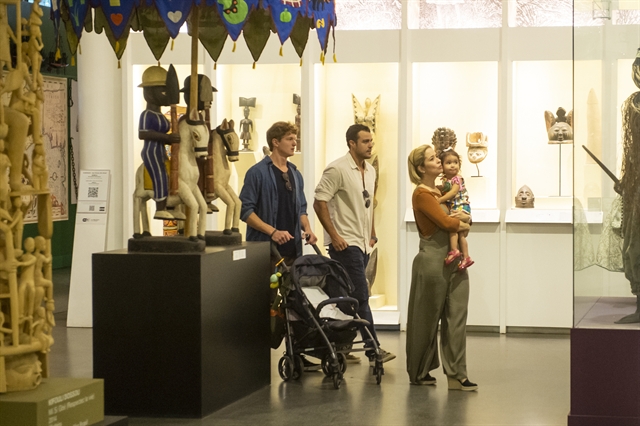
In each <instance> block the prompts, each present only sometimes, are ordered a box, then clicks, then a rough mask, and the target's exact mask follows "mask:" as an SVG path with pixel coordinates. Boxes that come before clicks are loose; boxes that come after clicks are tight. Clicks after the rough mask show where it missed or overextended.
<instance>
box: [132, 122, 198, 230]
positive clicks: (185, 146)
mask: <svg viewBox="0 0 640 426" xmlns="http://www.w3.org/2000/svg"><path fill="white" fill-rule="evenodd" d="M178 131H179V133H180V174H179V179H178V193H177V194H176V195H169V197H168V198H167V206H169V207H175V206H178V205H180V204H184V205H185V206H186V207H188V210H187V211H188V215H187V222H188V227H187V228H188V231H187V232H188V234H187V235H186V236H188V237H189V239H190V240H192V241H195V240H196V239H197V238H200V239H204V233H205V229H206V213H207V203H206V201H205V200H204V197H203V196H202V192H200V189H199V188H198V177H199V176H200V172H199V171H198V165H197V163H196V157H201V156H206V155H207V145H208V143H209V130H208V128H207V126H206V125H205V124H204V122H198V121H196V122H193V121H189V120H188V119H184V120H182V121H180V123H179V125H178ZM152 198H153V190H148V189H145V188H144V164H141V165H140V167H138V170H137V171H136V189H135V191H134V193H133V237H134V238H140V237H142V236H150V235H151V233H150V232H149V214H148V212H147V206H146V203H147V201H148V200H150V199H152ZM141 222H142V231H143V233H140V223H141Z"/></svg>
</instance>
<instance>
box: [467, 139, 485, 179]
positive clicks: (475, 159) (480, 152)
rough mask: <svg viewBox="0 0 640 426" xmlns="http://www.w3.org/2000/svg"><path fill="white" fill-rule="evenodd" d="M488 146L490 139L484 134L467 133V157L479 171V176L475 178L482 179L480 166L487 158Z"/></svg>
mask: <svg viewBox="0 0 640 426" xmlns="http://www.w3.org/2000/svg"><path fill="white" fill-rule="evenodd" d="M488 145H489V143H488V138H487V136H486V135H485V134H483V133H482V132H474V133H467V147H468V148H469V150H468V151H467V157H468V158H469V162H470V163H471V164H475V165H476V170H477V171H478V175H477V176H474V177H482V176H480V168H479V167H478V164H479V163H481V162H482V161H484V159H485V158H487V153H488V152H489V148H488Z"/></svg>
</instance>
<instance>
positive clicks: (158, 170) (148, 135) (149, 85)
mask: <svg viewBox="0 0 640 426" xmlns="http://www.w3.org/2000/svg"><path fill="white" fill-rule="evenodd" d="M166 82H167V70H165V69H164V68H162V67H160V66H157V65H154V66H151V67H149V68H147V69H146V70H145V71H144V73H143V74H142V83H140V84H139V85H138V87H142V88H143V89H142V90H143V93H144V99H145V100H146V101H147V108H146V109H145V110H144V111H142V114H141V115H140V126H139V129H138V137H139V138H140V139H143V140H144V146H143V148H142V162H143V163H144V167H145V169H146V170H147V172H148V173H149V176H150V177H151V181H152V182H153V199H154V200H155V202H156V213H155V215H154V216H153V218H154V219H161V220H165V219H166V220H171V219H175V216H174V215H173V214H171V213H170V212H169V211H167V196H168V195H169V175H168V174H167V168H166V162H167V160H168V159H167V153H166V150H165V145H170V144H172V143H177V142H180V136H179V135H177V134H167V132H168V131H169V130H170V129H171V123H170V122H169V120H167V118H166V117H165V116H164V115H163V114H162V112H161V111H160V107H161V106H169V105H170V104H169V100H168V98H167V95H166V90H167V89H166Z"/></svg>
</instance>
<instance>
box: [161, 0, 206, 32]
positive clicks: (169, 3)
mask: <svg viewBox="0 0 640 426" xmlns="http://www.w3.org/2000/svg"><path fill="white" fill-rule="evenodd" d="M194 3H197V2H194V1H193V0H155V4H156V7H157V8H158V12H159V13H160V17H162V20H163V21H164V23H165V25H166V26H167V30H168V31H169V35H171V38H176V37H177V36H178V33H179V32H180V28H181V27H182V25H183V24H184V21H186V20H187V17H188V16H189V12H191V6H192V5H193V4H194Z"/></svg>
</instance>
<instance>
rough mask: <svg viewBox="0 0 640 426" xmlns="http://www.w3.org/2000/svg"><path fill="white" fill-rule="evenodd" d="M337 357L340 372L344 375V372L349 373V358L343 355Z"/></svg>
mask: <svg viewBox="0 0 640 426" xmlns="http://www.w3.org/2000/svg"><path fill="white" fill-rule="evenodd" d="M336 355H338V363H340V372H341V373H342V374H344V372H345V371H347V357H346V356H345V354H343V353H339V354H336Z"/></svg>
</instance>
